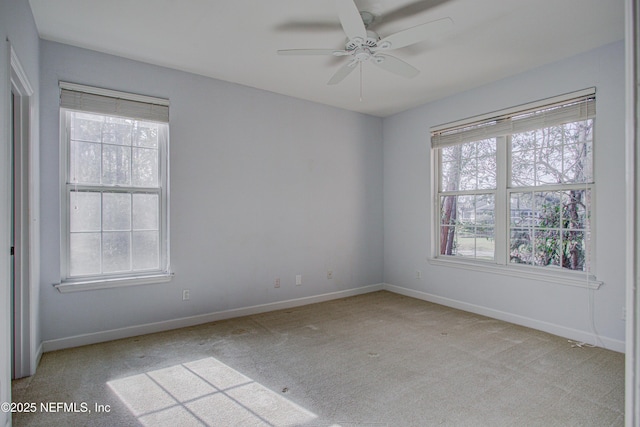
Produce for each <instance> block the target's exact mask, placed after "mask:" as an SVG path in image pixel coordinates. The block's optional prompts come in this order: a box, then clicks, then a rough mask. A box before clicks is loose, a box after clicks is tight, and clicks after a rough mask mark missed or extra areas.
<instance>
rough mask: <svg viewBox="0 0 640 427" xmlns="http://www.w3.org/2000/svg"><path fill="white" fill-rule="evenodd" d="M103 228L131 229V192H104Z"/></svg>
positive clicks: (109, 229) (105, 229)
mask: <svg viewBox="0 0 640 427" xmlns="http://www.w3.org/2000/svg"><path fill="white" fill-rule="evenodd" d="M102 229H103V230H104V231H129V230H131V194H128V193H104V194H103V196H102Z"/></svg>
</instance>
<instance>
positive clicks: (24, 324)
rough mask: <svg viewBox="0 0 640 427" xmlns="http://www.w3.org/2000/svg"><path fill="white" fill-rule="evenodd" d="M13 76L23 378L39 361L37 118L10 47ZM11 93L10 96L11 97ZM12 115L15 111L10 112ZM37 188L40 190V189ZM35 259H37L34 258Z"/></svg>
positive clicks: (17, 362)
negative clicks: (35, 159)
mask: <svg viewBox="0 0 640 427" xmlns="http://www.w3.org/2000/svg"><path fill="white" fill-rule="evenodd" d="M10 51H11V52H10V55H11V65H10V67H11V69H10V71H11V74H10V90H11V93H13V95H14V105H13V106H12V109H13V111H14V124H13V129H14V133H15V134H14V137H13V141H14V142H13V145H14V146H13V157H14V159H15V163H14V167H13V177H14V188H13V191H14V198H15V208H14V232H15V237H14V245H15V251H14V265H15V268H14V283H15V285H14V297H13V307H14V320H13V322H14V337H15V338H14V351H13V355H12V357H13V360H14V370H13V372H12V377H13V378H21V377H25V376H29V375H32V374H34V373H35V368H36V366H35V365H36V364H37V361H38V357H39V355H38V349H37V346H36V343H35V339H36V322H35V320H34V319H36V318H37V317H36V316H37V313H35V312H34V311H35V310H34V308H37V306H34V303H35V301H33V300H34V295H37V293H34V287H35V286H37V285H38V282H39V278H38V276H39V274H38V271H39V268H38V267H39V266H38V263H39V259H38V257H37V252H35V251H37V246H35V245H34V243H37V240H36V239H38V238H39V230H38V229H37V227H36V225H37V222H36V218H35V216H36V215H34V213H35V212H34V207H37V206H38V203H37V202H36V203H35V204H34V203H33V201H34V197H35V195H36V194H37V191H34V184H35V185H37V183H34V178H36V177H37V176H38V173H37V171H36V170H34V168H33V166H34V164H33V159H34V153H35V152H37V150H34V146H33V144H34V141H33V138H32V135H33V132H32V126H33V114H32V108H33V105H32V104H33V103H32V97H33V93H34V92H33V88H32V86H31V84H30V83H29V79H28V78H27V75H26V73H25V72H24V69H23V68H22V65H21V64H20V61H19V60H18V56H17V55H16V53H15V51H14V50H13V47H10ZM11 93H10V94H9V96H11ZM9 111H11V109H9ZM36 188H37V187H36ZM34 255H35V256H34Z"/></svg>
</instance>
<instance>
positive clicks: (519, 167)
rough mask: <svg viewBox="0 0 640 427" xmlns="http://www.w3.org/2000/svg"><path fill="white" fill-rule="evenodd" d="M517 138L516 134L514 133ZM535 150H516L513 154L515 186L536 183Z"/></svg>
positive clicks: (512, 163) (512, 165)
mask: <svg viewBox="0 0 640 427" xmlns="http://www.w3.org/2000/svg"><path fill="white" fill-rule="evenodd" d="M514 138H515V135H514ZM534 159H535V151H534V150H523V151H514V152H512V154H511V183H512V185H513V186H514V187H531V186H533V185H535V173H534V171H535V161H534Z"/></svg>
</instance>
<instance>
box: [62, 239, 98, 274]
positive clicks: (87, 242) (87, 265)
mask: <svg viewBox="0 0 640 427" xmlns="http://www.w3.org/2000/svg"><path fill="white" fill-rule="evenodd" d="M69 272H70V275H71V276H84V275H90V274H100V233H71V235H70V236H69Z"/></svg>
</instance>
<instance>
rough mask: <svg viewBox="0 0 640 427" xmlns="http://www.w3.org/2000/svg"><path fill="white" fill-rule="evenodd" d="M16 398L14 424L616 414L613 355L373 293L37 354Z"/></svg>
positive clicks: (557, 422) (561, 421) (16, 387)
mask: <svg viewBox="0 0 640 427" xmlns="http://www.w3.org/2000/svg"><path fill="white" fill-rule="evenodd" d="M13 401H14V402H15V403H17V402H22V403H25V404H29V405H31V404H35V406H36V409H37V410H36V411H35V412H28V413H14V414H13V423H14V426H15V427H20V426H110V427H113V426H139V425H143V426H154V427H155V426H171V427H174V426H191V425H194V426H196V425H197V426H203V425H204V426H258V425H265V426H308V427H311V426H318V427H319V426H335V427H337V426H342V427H363V426H371V427H381V426H440V425H444V426H474V427H475V426H492V427H494V426H545V427H548V426H598V427H601V426H622V425H623V424H624V355H623V354H620V353H616V352H613V351H609V350H605V349H601V348H575V347H572V346H571V344H570V343H568V342H567V340H566V339H564V338H560V337H557V336H553V335H549V334H547V333H544V332H540V331H536V330H533V329H528V328H524V327H521V326H517V325H513V324H510V323H506V322H503V321H499V320H494V319H490V318H487V317H482V316H479V315H476V314H471V313H467V312H463V311H460V310H455V309H451V308H448V307H444V306H440V305H437V304H432V303H429V302H425V301H422V300H417V299H414V298H409V297H406V296H401V295H397V294H393V293H390V292H386V291H381V292H374V293H370V294H365V295H360V296H355V297H350V298H344V299H339V300H334V301H329V302H323V303H319V304H311V305H307V306H303V307H297V308H293V309H287V310H279V311H274V312H269V313H264V314H259V315H253V316H247V317H242V318H237V319H231V320H226V321H219V322H213V323H208V324H204V325H200V326H195V327H190V328H185V329H179V330H174V331H169V332H163V333H157V334H151V335H145V336H140V337H134V338H128V339H123V340H118V341H112V342H107V343H102V344H96V345H90V346H85V347H79V348H73V349H67V350H61V351H55V352H51V353H46V354H44V356H43V358H42V361H41V363H40V366H39V367H38V371H37V373H36V374H35V375H34V376H32V377H29V378H25V379H21V380H16V381H14V382H13ZM42 405H44V406H42ZM52 408H53V409H54V411H53V412H52V411H50V409H52ZM47 411H48V412H47Z"/></svg>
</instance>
